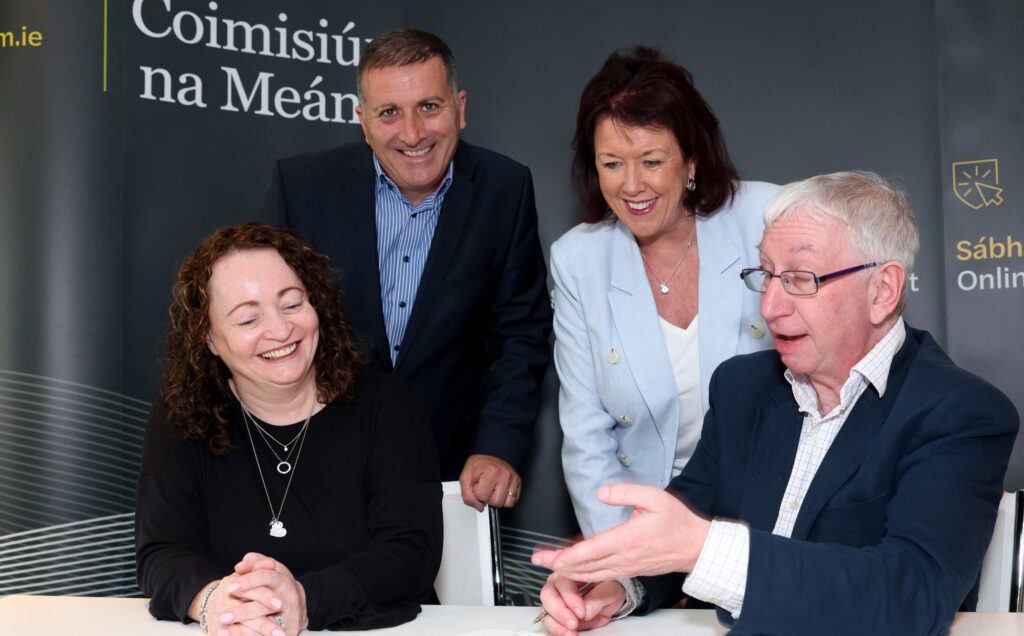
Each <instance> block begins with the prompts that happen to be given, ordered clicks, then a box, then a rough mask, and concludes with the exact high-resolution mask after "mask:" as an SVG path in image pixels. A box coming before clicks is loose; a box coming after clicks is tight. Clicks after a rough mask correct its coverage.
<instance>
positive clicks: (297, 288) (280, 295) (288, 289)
mask: <svg viewBox="0 0 1024 636" xmlns="http://www.w3.org/2000/svg"><path fill="white" fill-rule="evenodd" d="M290 291H297V292H299V293H300V294H302V296H303V297H305V296H306V292H305V291H304V290H303V289H302V288H301V287H296V286H295V285H292V286H290V287H285V288H284V289H282V290H281V291H279V292H278V293H277V299H278V300H280V299H281V298H283V297H284V295H285V294H287V293H288V292H290ZM249 305H259V303H258V302H256V301H255V300H247V301H245V302H241V303H238V304H237V305H235V306H234V307H232V308H231V311H229V312H227V313H226V314H224V317H225V318H226V317H228V316H230V315H231V314H233V313H235V312H236V311H238V310H239V309H240V308H242V307H247V306H249Z"/></svg>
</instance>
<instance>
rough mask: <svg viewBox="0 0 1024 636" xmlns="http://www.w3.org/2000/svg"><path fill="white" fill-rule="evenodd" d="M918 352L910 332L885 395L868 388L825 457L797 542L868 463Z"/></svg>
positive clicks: (802, 512)
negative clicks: (834, 497)
mask: <svg viewBox="0 0 1024 636" xmlns="http://www.w3.org/2000/svg"><path fill="white" fill-rule="evenodd" d="M916 352H917V346H916V342H914V340H913V336H912V335H911V333H910V330H909V329H908V330H907V339H906V341H904V343H903V346H902V347H900V350H899V351H898V352H897V353H896V356H895V357H894V358H893V362H892V366H891V367H890V369H889V380H888V382H887V383H886V390H885V395H883V396H882V397H879V396H878V393H876V392H875V389H874V387H873V386H869V387H868V388H867V389H865V391H864V393H863V394H862V395H861V396H860V399H859V400H857V403H856V404H855V405H854V407H853V411H852V412H851V413H850V416H849V417H848V418H847V419H846V422H844V423H843V427H842V428H841V429H840V430H839V434H838V435H836V439H835V441H833V442H832V446H831V447H830V448H829V450H828V453H826V454H825V458H824V459H823V460H822V462H821V466H820V467H819V468H818V472H817V473H815V475H814V480H813V481H811V486H810V488H808V489H807V495H806V496H805V497H804V502H803V504H802V505H801V507H800V514H799V515H797V519H796V523H795V524H794V526H793V534H792V537H793V538H794V539H806V538H807V535H808V534H809V533H810V530H811V526H812V525H813V524H814V521H815V519H817V518H818V513H820V512H821V509H822V508H824V507H825V505H826V504H827V503H828V502H829V501H831V499H832V497H833V496H834V495H835V493H836V491H838V490H839V489H840V488H841V487H842V486H843V484H845V483H846V482H847V481H848V480H849V479H850V477H851V476H852V475H853V474H854V473H855V472H856V471H857V469H858V468H859V467H860V465H861V464H862V463H863V462H864V458H865V457H866V456H867V454H868V452H869V451H870V450H871V447H872V444H873V442H874V441H875V438H876V437H877V436H878V433H879V431H881V430H882V427H883V426H884V425H885V421H886V418H887V417H888V415H889V412H890V411H891V410H892V407H893V404H894V403H895V402H896V398H897V397H898V396H899V393H900V389H901V388H902V387H903V382H904V380H906V377H907V373H908V371H909V369H910V365H911V362H912V360H913V357H914V355H915V354H916Z"/></svg>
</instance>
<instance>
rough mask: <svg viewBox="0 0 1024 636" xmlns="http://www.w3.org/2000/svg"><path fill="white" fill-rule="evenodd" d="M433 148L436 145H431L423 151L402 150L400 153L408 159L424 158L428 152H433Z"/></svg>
mask: <svg viewBox="0 0 1024 636" xmlns="http://www.w3.org/2000/svg"><path fill="white" fill-rule="evenodd" d="M433 148H434V145H433V144H431V145H429V146H427V147H426V148H424V149H423V150H401V151H399V152H401V153H402V154H403V155H405V156H406V157H413V158H415V157H422V156H423V155H425V154H427V153H428V152H430V151H431V150H433Z"/></svg>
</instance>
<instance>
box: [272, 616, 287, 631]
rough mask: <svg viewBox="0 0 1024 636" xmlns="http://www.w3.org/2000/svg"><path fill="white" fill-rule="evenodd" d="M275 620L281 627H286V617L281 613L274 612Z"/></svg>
mask: <svg viewBox="0 0 1024 636" xmlns="http://www.w3.org/2000/svg"><path fill="white" fill-rule="evenodd" d="M273 617H274V620H275V621H276V622H277V624H278V626H279V627H280V628H281V629H284V617H283V616H281V615H280V614H273Z"/></svg>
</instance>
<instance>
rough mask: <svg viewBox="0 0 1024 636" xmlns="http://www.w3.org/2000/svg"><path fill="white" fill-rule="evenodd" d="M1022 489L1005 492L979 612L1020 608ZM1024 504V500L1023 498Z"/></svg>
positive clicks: (982, 583) (987, 561)
mask: <svg viewBox="0 0 1024 636" xmlns="http://www.w3.org/2000/svg"><path fill="white" fill-rule="evenodd" d="M1018 500H1021V497H1020V492H1019V491H1018V492H1006V493H1003V498H1002V499H1001V500H1000V502H999V512H998V514H997V516H996V527H995V529H994V530H993V531H992V541H991V542H990V543H989V545H988V550H987V551H986V552H985V559H984V560H983V561H982V562H981V580H980V583H979V585H978V609H977V611H979V612H1016V611H1020V602H1019V601H1020V599H1019V594H1020V581H1021V578H1020V577H1021V572H1022V569H1021V564H1020V563H1019V562H1018V561H1019V560H1020V559H1021V554H1020V535H1021V513H1020V505H1021V504H1020V503H1018ZM1021 501H1022V503H1024V500H1021Z"/></svg>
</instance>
